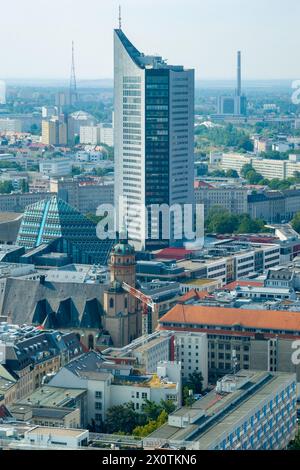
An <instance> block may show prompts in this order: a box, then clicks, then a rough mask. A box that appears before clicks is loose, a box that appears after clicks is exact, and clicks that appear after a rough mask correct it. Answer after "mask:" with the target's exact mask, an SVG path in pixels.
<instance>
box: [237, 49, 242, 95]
mask: <svg viewBox="0 0 300 470" xmlns="http://www.w3.org/2000/svg"><path fill="white" fill-rule="evenodd" d="M236 94H237V96H241V95H242V60H241V51H238V53H237V89H236Z"/></svg>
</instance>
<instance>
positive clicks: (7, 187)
mask: <svg viewBox="0 0 300 470" xmlns="http://www.w3.org/2000/svg"><path fill="white" fill-rule="evenodd" d="M13 190H14V187H13V185H12V182H11V181H1V182H0V193H1V194H10V193H11V192H12V191H13Z"/></svg>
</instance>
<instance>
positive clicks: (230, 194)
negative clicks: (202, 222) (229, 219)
mask: <svg viewBox="0 0 300 470" xmlns="http://www.w3.org/2000/svg"><path fill="white" fill-rule="evenodd" d="M248 194H249V190H248V189H247V188H243V187H238V186H230V185H228V186H225V187H224V186H212V185H200V184H197V183H196V184H195V202H196V204H203V205H204V217H207V216H208V214H209V212H210V210H211V209H212V208H213V207H215V206H221V207H223V208H224V209H225V210H227V211H229V212H230V213H232V214H247V212H248Z"/></svg>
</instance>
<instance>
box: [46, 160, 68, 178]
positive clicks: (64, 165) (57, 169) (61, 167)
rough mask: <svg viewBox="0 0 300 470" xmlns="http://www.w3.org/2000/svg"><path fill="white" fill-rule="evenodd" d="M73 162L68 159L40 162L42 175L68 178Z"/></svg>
mask: <svg viewBox="0 0 300 470" xmlns="http://www.w3.org/2000/svg"><path fill="white" fill-rule="evenodd" d="M71 169H72V162H71V160H70V159H68V158H55V159H53V160H44V161H42V162H40V173H42V174H43V175H49V176H67V175H69V174H70V173H71Z"/></svg>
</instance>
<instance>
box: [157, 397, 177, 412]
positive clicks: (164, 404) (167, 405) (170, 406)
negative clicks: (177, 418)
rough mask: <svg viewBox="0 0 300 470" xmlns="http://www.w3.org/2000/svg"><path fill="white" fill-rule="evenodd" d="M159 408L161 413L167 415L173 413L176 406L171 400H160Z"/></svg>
mask: <svg viewBox="0 0 300 470" xmlns="http://www.w3.org/2000/svg"><path fill="white" fill-rule="evenodd" d="M160 406H161V408H162V410H163V411H165V412H166V413H167V414H168V415H169V414H171V413H173V411H175V409H176V406H175V405H174V403H173V402H172V401H171V400H161V402H160Z"/></svg>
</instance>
